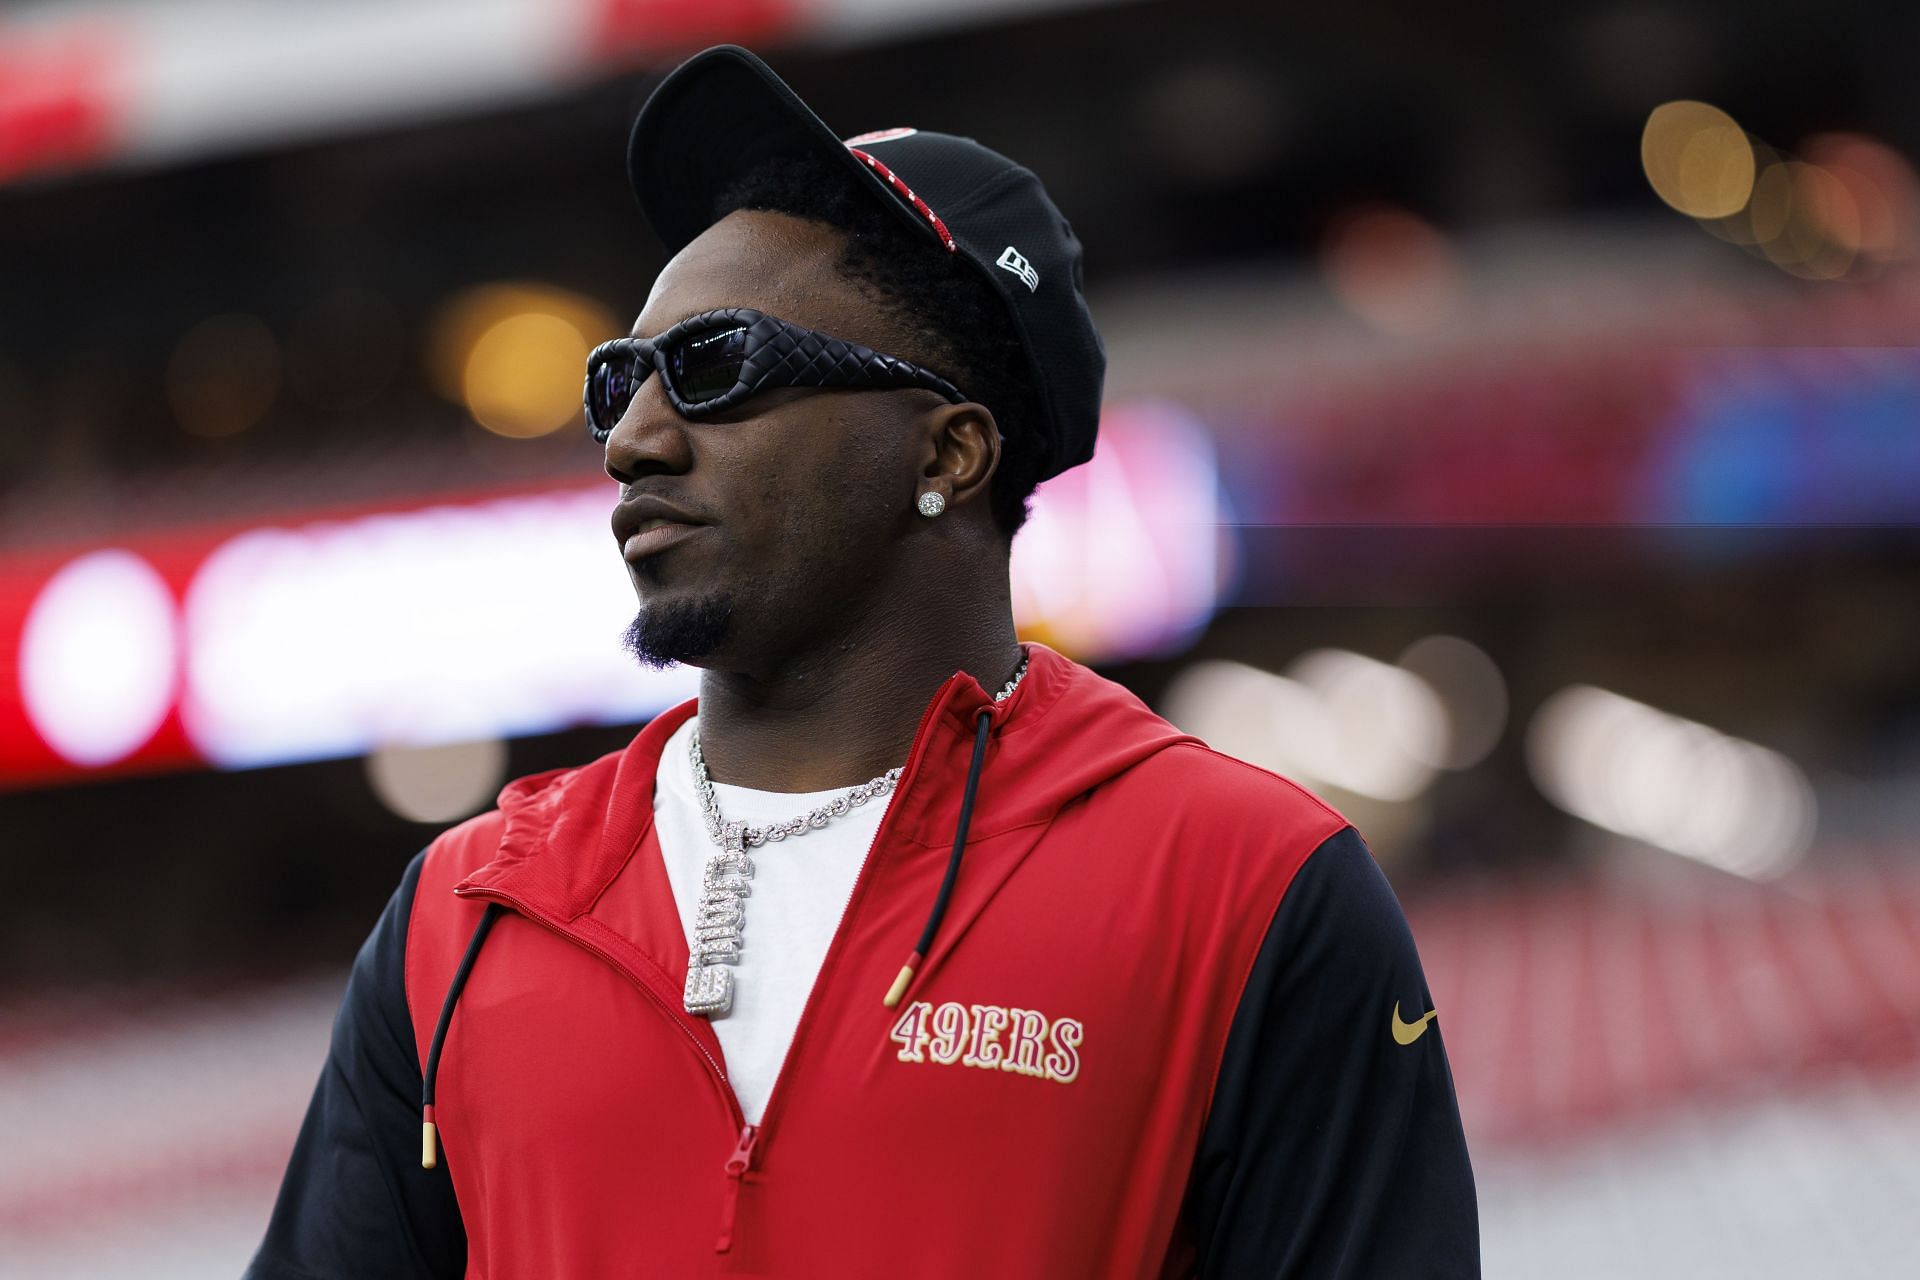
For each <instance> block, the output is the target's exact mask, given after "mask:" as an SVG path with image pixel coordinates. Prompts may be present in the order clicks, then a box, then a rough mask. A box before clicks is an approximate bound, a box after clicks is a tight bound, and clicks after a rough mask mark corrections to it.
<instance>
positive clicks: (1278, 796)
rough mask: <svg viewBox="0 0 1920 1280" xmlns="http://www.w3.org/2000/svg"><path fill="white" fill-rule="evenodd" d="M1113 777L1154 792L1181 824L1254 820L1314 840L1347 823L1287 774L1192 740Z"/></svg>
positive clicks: (1232, 823)
mask: <svg viewBox="0 0 1920 1280" xmlns="http://www.w3.org/2000/svg"><path fill="white" fill-rule="evenodd" d="M1114 782H1115V784H1116V785H1117V786H1118V787H1121V788H1124V789H1126V790H1128V791H1135V790H1137V791H1141V792H1145V793H1148V794H1157V795H1158V796H1159V797H1160V798H1161V802H1162V803H1163V804H1164V805H1165V807H1166V809H1167V810H1168V811H1169V812H1170V813H1172V814H1175V815H1177V816H1178V818H1179V820H1180V821H1181V822H1183V823H1191V822H1198V823H1203V824H1213V823H1219V824H1223V825H1225V826H1229V827H1233V828H1245V827H1247V826H1248V825H1249V824H1255V825H1257V826H1258V827H1261V828H1264V829H1266V830H1268V831H1287V832H1297V833H1299V834H1301V835H1312V834H1313V833H1316V832H1317V833H1318V836H1319V838H1320V839H1325V838H1326V837H1327V836H1330V835H1332V834H1333V833H1335V832H1336V831H1339V830H1341V829H1342V828H1344V827H1346V826H1347V825H1348V822H1347V819H1346V817H1345V815H1343V814H1342V813H1341V812H1340V811H1339V810H1337V809H1335V808H1334V807H1333V806H1332V805H1330V804H1328V803H1327V802H1326V801H1325V800H1323V799H1321V798H1320V797H1319V796H1317V795H1315V794H1314V793H1313V792H1311V791H1309V790H1307V789H1306V788H1305V787H1303V786H1301V785H1300V784H1299V783H1298V782H1295V781H1294V780H1293V779H1291V778H1289V777H1286V776H1285V775H1283V774H1279V773H1275V772H1274V771H1273V770H1271V769H1265V768H1262V767H1261V766H1259V765H1257V764H1252V763H1249V762H1248V761H1245V760H1242V759H1240V758H1238V757H1237V756H1230V755H1227V754H1225V753H1223V752H1220V751H1215V750H1214V749H1213V748H1212V747H1209V746H1207V745H1205V744H1204V743H1201V742H1197V741H1188V742H1179V743H1175V744H1173V745H1171V746H1168V747H1167V748H1165V749H1164V750H1161V751H1157V752H1155V753H1154V754H1153V755H1152V756H1151V757H1149V758H1148V759H1146V760H1142V761H1141V762H1140V763H1139V764H1137V765H1135V766H1134V767H1133V768H1131V769H1129V770H1128V771H1127V772H1126V773H1125V774H1122V775H1121V776H1120V777H1118V778H1116V779H1114Z"/></svg>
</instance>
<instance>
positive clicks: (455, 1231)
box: [244, 852, 467, 1280]
mask: <svg viewBox="0 0 1920 1280" xmlns="http://www.w3.org/2000/svg"><path fill="white" fill-rule="evenodd" d="M425 858H426V854H425V853H424V852H422V853H421V854H419V855H418V856H416V857H415V858H414V860H413V861H412V862H411V863H410V864H409V865H408V866H407V870H406V874H405V875H403V876H402V877H401V879H400V887H399V888H398V889H396V890H395V891H394V894H393V897H392V899H391V900H390V901H389V902H388V903H387V908H386V910H385V911H384V912H382V913H381V916H380V919H379V921H378V923H376V924H375V925H374V927H373V933H372V934H371V935H370V936H369V937H368V938H367V941H366V943H365V945H363V946H362V947H361V948H360V954H359V956H358V957H357V958H356V959H355V960H354V962H353V972H352V974H351V975H350V976H349V977H348V979H347V991H346V995H345V996H344V997H343V998H342V1000H341V1002H340V1011H339V1012H338V1013H337V1014H336V1015H335V1016H334V1020H333V1046H332V1048H331V1050H330V1051H329V1052H328V1054H327V1061H326V1065H325V1066H324V1067H322V1068H321V1071H320V1083H319V1084H317V1085H316V1086H314V1090H313V1101H312V1102H311V1103H310V1104H309V1105H308V1107H307V1118H306V1121H305V1123H303V1124H302V1125H301V1126H300V1137H299V1139H298V1140H297V1141H296V1142H295V1144H294V1148H293V1158H292V1160H291V1161H290V1162H289V1163H288V1165H287V1175H286V1178H285V1180H284V1181H283V1182H282V1183H281V1185H280V1198H279V1200H278V1201H277V1202H276V1203H275V1204H274V1207H273V1217H272V1218H271V1219H270V1220H269V1222H268V1224H267V1233H266V1239H265V1240H264V1241H262V1242H261V1245H260V1249H259V1252H257V1253H256V1254H255V1255H254V1257H253V1262H252V1264H251V1265H249V1266H248V1267H247V1271H246V1276H245V1278H244V1280H386V1278H387V1277H416V1276H431V1277H442V1276H444V1277H449V1278H457V1277H459V1276H460V1275H461V1274H462V1273H463V1272H464V1271H465V1270H466V1265H467V1235H466V1228H465V1227H464V1225H463V1224H462V1223H461V1221H460V1208H459V1206H458V1205H457V1204H456V1203H455V1202H454V1197H453V1183H452V1181H451V1180H450V1179H449V1178H448V1176H447V1167H446V1162H445V1161H444V1160H442V1161H441V1162H440V1165H439V1167H437V1168H435V1169H432V1170H427V1169H422V1168H421V1167H420V1054H419V1051H418V1050H417V1049H416V1048H415V1046H414V1040H413V1023H412V1020H411V1019H410V1018H409V1017H408V1015H407V996H406V954H407V921H408V919H409V917H410V915H411V914H412V909H413V894H414V890H415V888H416V887H417V886H418V885H419V883H420V867H421V864H422V862H423V861H424V860H425Z"/></svg>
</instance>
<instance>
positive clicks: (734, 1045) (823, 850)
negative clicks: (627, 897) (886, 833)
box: [653, 716, 893, 1124]
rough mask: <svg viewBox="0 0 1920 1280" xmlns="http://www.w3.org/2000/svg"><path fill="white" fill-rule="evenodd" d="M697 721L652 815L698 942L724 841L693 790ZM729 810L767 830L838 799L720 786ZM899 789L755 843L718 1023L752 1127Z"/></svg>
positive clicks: (729, 815) (671, 748)
mask: <svg viewBox="0 0 1920 1280" xmlns="http://www.w3.org/2000/svg"><path fill="white" fill-rule="evenodd" d="M698 721H699V717H698V716H694V717H690V718H689V719H688V720H687V722H686V723H685V724H683V725H681V726H680V727H679V728H678V729H676V730H675V731H674V733H673V736H672V737H670V738H668V739H667V745H666V749H665V750H664V751H662V752H661V753H660V768H659V772H658V774H657V775H656V776H655V779H654V788H653V820H654V826H655V831H656V834H657V835H658V837H659V840H660V854H661V857H662V858H663V859H665V861H666V864H667V879H668V881H669V882H671V883H672V885H673V900H674V905H676V906H677V907H678V908H679V909H680V927H681V928H682V929H684V930H686V934H687V938H688V941H689V944H691V941H692V938H693V921H694V916H695V913H696V912H697V911H698V909H699V905H700V883H701V872H702V871H703V870H704V869H705V867H706V865H707V859H709V858H711V857H712V856H713V855H714V854H715V853H717V852H719V847H718V846H717V845H715V844H714V843H713V840H712V839H711V838H710V837H709V836H708V835H707V827H706V820H705V819H704V818H703V817H702V816H701V810H700V796H699V793H698V792H696V791H695V790H694V787H693V765H692V762H691V759H690V757H689V756H688V752H687V744H688V742H689V741H690V740H691V739H692V737H693V729H694V726H695V725H696V724H697V723H698ZM713 790H714V794H715V795H716V796H717V798H718V799H719V801H720V812H721V814H722V815H724V816H725V818H726V819H727V821H729V822H744V823H746V824H747V825H748V826H759V825H761V824H762V823H766V822H777V821H780V820H782V819H785V818H792V817H797V816H798V815H800V814H803V813H805V812H807V811H808V810H809V809H813V808H817V807H818V806H820V805H823V804H825V803H826V802H827V801H829V800H831V799H833V798H834V797H835V796H837V795H839V794H840V793H841V792H843V791H845V790H846V788H845V787H835V788H834V789H832V790H831V791H755V790H752V789H751V788H748V787H736V786H732V785H730V784H728V783H725V782H716V783H714V784H713ZM892 799H893V796H892V795H891V794H888V795H886V796H883V797H881V798H879V799H876V800H869V801H868V802H867V803H866V804H864V805H860V806H858V807H856V808H853V809H850V810H848V811H847V812H846V813H845V814H843V815H842V816H840V817H838V818H835V819H834V820H833V821H832V822H829V823H828V824H827V825H826V826H824V827H819V828H816V829H815V830H812V831H809V832H807V833H806V834H805V835H800V836H789V837H788V838H787V839H785V840H781V841H769V842H767V843H766V844H763V845H761V846H760V847H759V848H757V849H749V850H747V854H748V856H749V857H751V858H752V859H753V892H752V893H751V894H750V895H749V896H748V897H747V899H746V902H745V906H746V923H745V926H744V927H743V928H742V929H741V931H740V963H738V964H737V965H734V966H733V1009H732V1011H731V1012H729V1013H728V1014H727V1015H726V1016H725V1017H720V1018H715V1019H713V1030H714V1034H715V1035H717V1036H719V1038H720V1047H721V1049H722V1050H724V1051H725V1052H726V1055H727V1076H728V1078H729V1079H730V1080H731V1081H732V1082H733V1092H734V1094H735V1096H736V1097H738V1098H739V1099H740V1109H741V1111H742V1112H744V1113H745V1114H746V1117H747V1122H748V1123H749V1124H758V1123H760V1116H761V1113H762V1112H763V1111H765V1110H766V1106H767V1095H768V1094H770V1093H772V1092H773V1081H774V1077H775V1076H776V1075H778V1074H779V1072H780V1064H781V1062H783V1061H784V1060H785V1059H786V1056H787V1046H788V1045H790V1044H792V1043H793V1031H794V1028H795V1027H796V1026H798V1025H799V1023H800V1013H801V1011H802V1010H803V1009H804V1008H805V1006H806V1003H807V994H808V993H809V992H810V991H812V990H813V980H814V978H815V977H817V976H818V975H819V973H820V962H821V961H822V960H824V959H826V956H827V944H829V943H830V942H832V941H833V935H834V932H835V930H837V929H838V928H839V926H840V917H841V916H842V915H843V914H845V912H846V908H847V900H848V899H849V898H850V897H852V896H853V882H854V880H855V879H857V878H858V877H859V875H860V868H861V866H862V864H864V863H865V862H866V860H867V851H868V850H869V849H870V848H872V847H873V837H874V835H875V833H876V832H878V830H879V828H880V819H881V818H882V817H884V816H885V815H886V811H887V805H888V804H889V803H891V801H892Z"/></svg>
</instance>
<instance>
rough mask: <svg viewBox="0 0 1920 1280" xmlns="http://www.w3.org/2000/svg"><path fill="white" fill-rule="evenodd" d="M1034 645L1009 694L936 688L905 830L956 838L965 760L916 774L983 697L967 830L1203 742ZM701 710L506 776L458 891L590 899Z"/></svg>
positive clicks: (906, 801)
mask: <svg viewBox="0 0 1920 1280" xmlns="http://www.w3.org/2000/svg"><path fill="white" fill-rule="evenodd" d="M1026 648H1027V651H1028V654H1029V657H1028V664H1027V674H1026V677H1025V678H1024V679H1023V680H1022V681H1021V682H1020V687H1019V688H1018V689H1017V690H1015V692H1014V694H1013V696H1012V697H1010V698H1008V699H1007V701H1006V702H1004V703H999V704H996V703H995V702H994V701H993V698H992V695H990V694H989V693H987V692H986V691H985V690H983V689H982V688H981V687H980V684H979V682H978V681H976V680H975V679H974V678H973V677H972V676H970V675H968V674H966V673H965V672H959V671H956V672H955V673H954V674H953V675H951V676H949V677H948V678H947V679H946V680H945V681H944V682H943V683H942V684H941V685H940V686H939V687H938V688H937V689H936V690H934V691H933V695H932V697H931V699H930V701H929V702H928V703H927V705H926V708H925V711H924V714H923V717H922V720H921V724H920V729H919V732H918V733H917V734H916V735H915V738H914V744H913V748H912V754H911V755H910V757H909V759H908V761H907V769H906V772H905V773H904V774H903V776H902V779H901V785H900V788H899V789H898V791H897V792H896V793H895V798H894V802H893V803H894V805H895V806H897V807H898V810H899V811H898V813H897V814H890V815H889V820H890V823H891V824H892V826H893V829H894V832H895V835H896V836H897V837H899V838H903V839H906V840H910V841H913V842H915V843H918V844H922V845H925V846H928V847H944V846H945V845H946V844H947V843H948V842H949V841H951V840H952V838H953V833H954V830H955V826H956V823H957V820H958V817H959V809H960V789H961V788H960V784H961V780H962V777H961V776H959V775H964V772H965V765H964V763H962V764H961V766H960V770H959V775H955V774H953V773H952V771H944V772H943V773H942V775H941V776H940V778H939V782H938V784H937V785H929V783H930V782H931V781H932V780H928V782H921V781H920V780H919V779H918V778H916V776H915V774H916V765H918V764H919V763H920V762H921V761H922V760H923V759H925V758H926V757H927V756H929V755H930V754H931V755H933V756H935V757H936V758H937V759H940V760H952V759H955V758H958V759H959V760H961V761H962V762H964V760H965V757H966V755H967V753H968V751H969V750H970V748H971V744H972V741H973V736H974V723H975V719H976V717H977V715H978V713H979V712H980V711H982V710H986V711H989V712H990V713H991V714H992V717H993V724H992V730H991V735H990V738H989V744H988V748H987V755H986V760H985V767H984V769H983V771H982V773H981V776H980V781H979V788H978V793H977V795H976V797H975V800H974V806H973V813H972V818H971V823H970V825H969V828H968V832H969V838H970V839H984V838H987V837H990V836H992V835H994V834H996V833H998V832H1001V831H1005V830H1007V829H1009V828H1013V827H1018V826H1025V825H1029V824H1033V823H1037V822H1045V821H1046V820H1048V819H1050V818H1051V817H1052V816H1053V815H1054V814H1055V813H1057V812H1058V811H1059V810H1060V809H1062V808H1063V807H1065V806H1066V805H1068V804H1069V803H1071V802H1072V801H1073V800H1074V799H1076V798H1077V797H1079V796H1082V795H1085V794H1086V793H1087V792H1089V791H1091V790H1093V789H1094V788H1095V787H1097V786H1099V785H1100V784H1101V783H1103V782H1105V781H1107V780H1108V779H1109V778H1112V777H1114V776H1116V775H1118V774H1120V773H1123V772H1125V771H1126V770H1127V769H1130V768H1132V767H1133V766H1134V765H1136V764H1138V763H1139V762H1140V761H1142V760H1145V759H1147V758H1148V757H1150V756H1152V755H1154V754H1156V753H1158V752H1160V751H1163V750H1165V749H1166V748H1167V747H1170V746H1174V745H1176V744H1179V743H1195V744H1197V743H1198V742H1199V739H1197V738H1194V737H1192V736H1191V735H1189V734H1184V733H1182V732H1180V731H1179V730H1178V729H1176V728H1174V727H1173V725H1171V724H1169V723H1168V722H1167V721H1166V720H1164V719H1162V718H1161V717H1160V716H1158V715H1156V714H1154V712H1153V711H1152V710H1150V709H1149V708H1148V707H1147V705H1146V704H1145V703H1143V702H1141V701H1140V699H1139V698H1137V697H1135V696H1134V695H1133V694H1132V693H1131V692H1129V691H1128V690H1127V689H1125V688H1124V687H1122V686H1121V685H1119V684H1116V683H1114V682H1113V681H1111V680H1108V679H1106V678H1105V677H1103V676H1101V675H1099V674H1097V673H1096V672H1094V671H1092V670H1090V669H1089V668H1087V667H1084V666H1082V665H1080V664H1079V663H1077V662H1074V661H1073V660H1071V659H1069V658H1067V657H1065V656H1064V655H1062V654H1060V653H1058V652H1056V651H1055V650H1053V649H1051V648H1049V647H1047V646H1046V645H1044V644H1039V643H1037V642H1032V641H1028V642H1026ZM698 710H699V699H697V698H693V699H689V700H688V701H686V702H683V703H680V704H679V705H677V706H675V707H672V708H670V709H668V710H667V711H664V712H662V713H661V714H660V715H658V716H656V717H655V718H654V719H653V720H652V721H651V722H650V723H649V724H648V725H647V726H646V727H645V728H644V729H642V730H641V731H640V733H639V734H638V735H637V736H636V737H635V738H634V739H633V741H632V742H631V743H630V744H628V746H627V747H626V748H625V749H623V750H621V751H617V752H612V753H610V754H608V755H606V756H602V757H601V758H600V759H598V760H595V761H593V762H592V763H590V764H586V765H581V766H578V767H574V768H566V769H554V770H549V771H547V772H545V773H538V774H532V775H529V776H527V777H524V778H520V779H517V780H516V781H514V782H512V783H509V784H508V785H507V787H506V788H505V789H504V790H502V791H501V792H500V797H499V813H500V819H501V821H500V832H501V834H500V840H499V848H498V851H497V853H496V855H495V857H494V858H493V860H492V861H491V862H488V863H486V864H485V865H483V866H481V867H479V868H477V869H476V870H475V871H474V872H473V874H472V875H470V876H468V877H467V879H466V880H464V881H462V882H461V884H460V885H458V886H456V891H461V890H467V889H469V888H474V889H495V890H508V891H511V892H512V893H513V894H514V895H515V896H516V897H518V898H520V899H522V900H526V901H534V902H538V903H540V904H542V905H543V906H545V907H546V908H547V909H548V910H551V911H552V912H553V913H554V914H555V915H556V916H558V917H560V918H562V919H572V918H574V917H576V916H578V915H579V914H581V913H583V912H584V911H586V910H587V909H588V908H589V907H590V906H591V905H592V904H593V901H594V900H595V898H596V897H598V895H599V893H600V892H601V890H602V889H604V888H605V887H606V885H607V884H608V883H609V882H610V881H611V880H612V878H613V877H614V876H615V875H617V874H618V873H619V871H620V869H621V867H622V866H624V865H625V863H626V862H627V860H628V858H629V857H631V855H632V853H633V851H634V850H635V849H636V848H637V847H638V846H639V843H640V841H641V840H642V839H644V837H645V835H646V833H647V831H648V830H649V829H650V828H651V827H652V825H653V786H654V775H655V772H656V771H657V769H658V767H659V763H660V756H661V753H662V751H663V750H664V748H665V745H666V742H667V739H668V738H669V737H671V736H672V734H673V732H674V731H675V730H676V729H678V728H679V727H680V726H681V725H682V724H684V723H685V722H686V721H687V719H688V718H689V717H690V716H693V715H695V714H696V713H697V712H698Z"/></svg>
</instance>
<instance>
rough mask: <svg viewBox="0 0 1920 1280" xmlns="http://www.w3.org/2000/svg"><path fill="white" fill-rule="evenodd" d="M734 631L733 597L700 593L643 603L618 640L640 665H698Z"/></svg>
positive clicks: (717, 649) (712, 653)
mask: <svg viewBox="0 0 1920 1280" xmlns="http://www.w3.org/2000/svg"><path fill="white" fill-rule="evenodd" d="M732 631H733V598H732V597H731V596H727V595H711V596H702V597H699V598H696V599H690V600H666V601H659V602H656V603H653V604H647V605H642V606H641V609H640V612H639V613H637V614H635V615H634V618H633V621H632V622H630V623H628V624H627V629H626V632H625V634H623V635H622V636H621V643H622V645H623V646H624V647H625V648H626V651H627V652H628V653H630V654H632V655H633V660H634V661H635V662H638V663H639V664H640V665H641V666H643V667H654V668H662V667H670V666H672V665H673V664H674V663H676V662H679V663H685V664H687V665H688V666H700V665H702V660H703V659H707V658H711V657H712V656H713V655H714V654H715V653H716V652H718V651H719V649H720V648H721V646H722V645H724V644H725V643H726V642H727V639H728V637H729V636H730V635H731V634H732Z"/></svg>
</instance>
